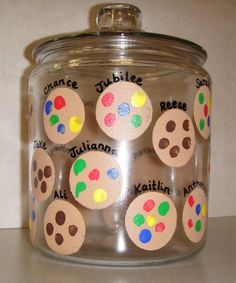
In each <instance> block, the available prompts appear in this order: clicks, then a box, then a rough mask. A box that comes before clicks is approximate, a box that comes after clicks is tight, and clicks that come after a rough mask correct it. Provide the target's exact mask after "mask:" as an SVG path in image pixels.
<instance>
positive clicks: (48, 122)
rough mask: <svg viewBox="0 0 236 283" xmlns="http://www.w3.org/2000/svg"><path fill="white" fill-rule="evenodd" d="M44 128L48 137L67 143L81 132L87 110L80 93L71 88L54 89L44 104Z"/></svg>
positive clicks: (56, 141)
mask: <svg viewBox="0 0 236 283" xmlns="http://www.w3.org/2000/svg"><path fill="white" fill-rule="evenodd" d="M43 117H44V119H43V120H44V128H45V131H46V134H47V136H48V138H49V139H50V140H51V141H52V142H54V143H57V144H66V143H68V142H70V141H71V140H73V139H74V138H75V137H77V135H78V134H79V133H80V132H81V130H82V128H83V125H84V120H85V111H84V105H83V102H82V100H81V99H80V97H79V95H78V94H77V93H76V92H75V91H73V90H71V89H69V88H57V89H55V90H53V91H52V92H51V93H50V94H49V96H48V98H47V100H46V102H45V104H44V111H43Z"/></svg>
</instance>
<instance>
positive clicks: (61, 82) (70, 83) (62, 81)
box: [43, 79, 78, 95]
mask: <svg viewBox="0 0 236 283" xmlns="http://www.w3.org/2000/svg"><path fill="white" fill-rule="evenodd" d="M62 86H65V87H70V88H72V89H78V83H77V82H76V81H72V80H67V79H59V80H56V81H54V82H52V83H49V84H47V85H46V86H45V87H44V89H43V92H44V94H45V95H47V94H48V93H49V92H50V91H51V90H53V89H54V88H56V87H62Z"/></svg>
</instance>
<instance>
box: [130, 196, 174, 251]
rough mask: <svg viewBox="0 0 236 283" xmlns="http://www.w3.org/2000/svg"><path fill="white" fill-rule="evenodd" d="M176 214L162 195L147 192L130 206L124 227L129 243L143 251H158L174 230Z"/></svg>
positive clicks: (171, 203)
mask: <svg viewBox="0 0 236 283" xmlns="http://www.w3.org/2000/svg"><path fill="white" fill-rule="evenodd" d="M176 225H177V212H176V208H175V206H174V203H173V202H172V200H171V199H170V198H169V197H167V196H166V195H164V194H162V193H157V192H148V193H144V194H142V195H140V196H138V197H137V198H136V199H134V200H133V202H132V203H131V204H130V206H129V208H128V210H127V212H126V216H125V227H126V231H127V233H128V235H129V237H130V239H131V241H132V242H133V243H134V244H135V245H136V246H137V247H139V248H141V249H143V250H149V251H154V250H159V249H161V248H162V247H164V246H165V245H166V244H167V243H168V242H169V241H170V240H171V239H172V236H173V234H174V232H175V230H176Z"/></svg>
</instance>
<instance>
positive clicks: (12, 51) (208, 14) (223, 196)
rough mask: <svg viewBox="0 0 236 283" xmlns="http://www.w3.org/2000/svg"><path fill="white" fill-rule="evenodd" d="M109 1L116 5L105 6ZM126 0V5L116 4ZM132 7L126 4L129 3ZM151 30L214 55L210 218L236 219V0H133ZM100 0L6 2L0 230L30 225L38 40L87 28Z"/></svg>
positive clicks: (0, 56) (0, 1)
mask: <svg viewBox="0 0 236 283" xmlns="http://www.w3.org/2000/svg"><path fill="white" fill-rule="evenodd" d="M102 2H103V3H109V2H111V1H104V0H103V1H102ZM115 2H121V1H117V0H116V1H115ZM123 2H125V1H123ZM126 2H127V3H131V4H134V5H137V6H138V7H139V8H140V9H141V11H142V14H143V29H144V30H146V31H152V32H160V33H166V34H170V35H174V36H178V37H183V38H186V39H189V40H192V41H194V42H196V43H198V44H200V45H202V46H203V47H204V48H205V49H206V50H207V51H208V55H209V57H208V61H207V64H206V65H205V68H206V69H207V70H208V71H209V73H210V74H211V76H212V79H213V96H214V98H213V107H214V109H213V129H212V164H211V187H210V216H227V215H236V205H235V200H236V162H235V159H236V154H235V145H236V143H235V139H236V122H235V115H236V111H235V110H236V91H235V89H236V1H235V0H178V1H175V0H136V1H134V0H126ZM98 3H101V1H96V0H86V1H82V0H67V1H64V0H0V93H1V102H0V130H1V137H0V141H1V145H0V157H1V162H0V166H1V167H0V168H1V170H0V193H1V195H0V227H2V228H6V227H21V226H26V225H27V190H28V188H27V178H28V174H27V152H26V140H27V120H26V113H27V77H28V75H29V72H30V69H31V68H29V66H30V64H31V63H30V62H29V61H28V60H29V59H30V48H28V49H26V47H27V46H29V45H30V44H31V43H32V42H33V41H35V40H37V39H40V38H42V37H46V36H49V35H53V34H59V33H66V32H75V31H83V30H85V29H87V28H88V27H89V26H91V24H90V23H89V16H90V17H91V16H92V15H94V9H92V10H91V7H93V6H94V5H97V4H98Z"/></svg>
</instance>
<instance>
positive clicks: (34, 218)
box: [29, 205, 38, 243]
mask: <svg viewBox="0 0 236 283" xmlns="http://www.w3.org/2000/svg"><path fill="white" fill-rule="evenodd" d="M37 223H38V214H37V212H36V209H35V206H34V205H33V206H32V208H31V209H30V215H29V230H30V239H31V242H32V243H33V242H34V241H35V238H36V234H37Z"/></svg>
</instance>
